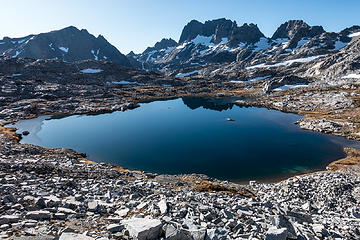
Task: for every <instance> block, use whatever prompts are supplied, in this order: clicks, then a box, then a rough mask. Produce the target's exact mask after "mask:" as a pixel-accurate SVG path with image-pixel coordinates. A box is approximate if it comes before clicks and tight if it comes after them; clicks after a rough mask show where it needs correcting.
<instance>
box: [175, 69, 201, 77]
mask: <svg viewBox="0 0 360 240" xmlns="http://www.w3.org/2000/svg"><path fill="white" fill-rule="evenodd" d="M198 72H200V70H195V71H192V72H188V73H178V74H176V76H175V77H188V76H190V75H193V74H195V73H198Z"/></svg>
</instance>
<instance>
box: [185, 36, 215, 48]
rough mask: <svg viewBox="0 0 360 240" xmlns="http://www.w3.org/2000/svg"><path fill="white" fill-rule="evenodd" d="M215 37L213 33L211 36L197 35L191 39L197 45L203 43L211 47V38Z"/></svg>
mask: <svg viewBox="0 0 360 240" xmlns="http://www.w3.org/2000/svg"><path fill="white" fill-rule="evenodd" d="M213 37H214V35H211V36H209V37H206V36H201V35H197V36H196V38H194V39H193V40H191V42H192V43H193V44H195V46H196V45H199V44H201V45H204V46H207V47H209V46H210V45H211V39H212V38H213Z"/></svg>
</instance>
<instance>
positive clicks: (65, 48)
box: [59, 47, 69, 53]
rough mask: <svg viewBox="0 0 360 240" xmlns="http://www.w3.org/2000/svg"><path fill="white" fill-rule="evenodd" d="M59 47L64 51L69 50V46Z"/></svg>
mask: <svg viewBox="0 0 360 240" xmlns="http://www.w3.org/2000/svg"><path fill="white" fill-rule="evenodd" d="M59 49H60V50H61V51H63V52H66V53H68V52H69V48H67V47H59Z"/></svg>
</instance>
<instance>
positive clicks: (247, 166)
mask: <svg viewBox="0 0 360 240" xmlns="http://www.w3.org/2000/svg"><path fill="white" fill-rule="evenodd" d="M49 118H50V119H49ZM226 118H231V119H233V120H235V121H232V122H230V121H226V120H225V119H226ZM300 118H301V116H298V115H295V114H286V113H281V112H278V111H273V110H268V109H265V108H255V107H250V108H245V107H239V106H236V105H233V104H232V103H229V102H228V101H226V100H216V99H204V98H183V99H175V100H168V101H155V102H151V103H145V104H141V107H140V108H137V109H134V110H129V111H125V112H113V113H107V114H100V115H73V116H66V117H62V118H58V117H52V118H51V117H46V116H43V117H39V118H36V119H30V120H25V121H20V122H18V123H16V124H15V127H17V128H18V132H22V131H24V130H28V131H30V134H29V135H28V136H24V138H23V140H22V141H21V142H22V143H30V144H36V145H40V146H43V147H47V148H60V147H66V148H72V149H74V150H76V151H78V152H83V153H86V154H87V156H88V158H89V159H91V160H95V161H98V162H106V163H111V164H116V165H120V166H124V167H127V168H130V169H139V170H143V171H148V172H155V173H166V174H185V173H203V174H206V175H208V176H211V177H216V178H219V179H226V180H233V181H243V180H250V179H258V180H261V179H274V178H275V177H281V176H282V177H284V176H290V175H294V174H299V173H304V172H308V171H311V170H317V169H322V168H324V167H325V166H326V165H327V164H328V163H329V162H331V161H334V160H336V159H339V158H342V157H344V156H345V154H344V152H343V150H342V147H343V146H351V145H354V144H355V145H356V144H357V143H354V142H350V141H348V140H345V139H342V138H339V137H334V136H330V135H325V134H319V133H314V132H310V131H305V130H301V129H300V128H299V127H298V126H297V125H295V124H294V122H296V121H297V120H299V119H300Z"/></svg>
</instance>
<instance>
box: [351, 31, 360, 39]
mask: <svg viewBox="0 0 360 240" xmlns="http://www.w3.org/2000/svg"><path fill="white" fill-rule="evenodd" d="M359 36H360V32H356V33H352V34H350V35H349V36H348V37H351V38H353V37H359Z"/></svg>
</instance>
